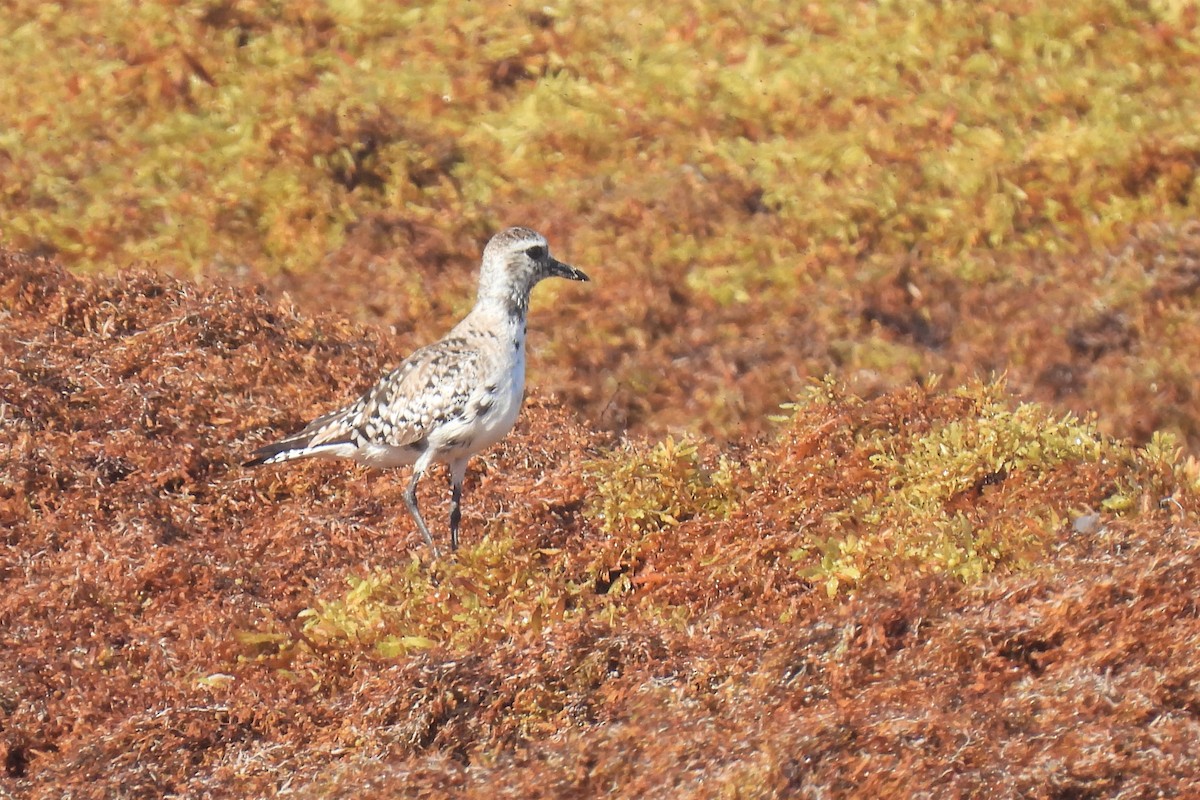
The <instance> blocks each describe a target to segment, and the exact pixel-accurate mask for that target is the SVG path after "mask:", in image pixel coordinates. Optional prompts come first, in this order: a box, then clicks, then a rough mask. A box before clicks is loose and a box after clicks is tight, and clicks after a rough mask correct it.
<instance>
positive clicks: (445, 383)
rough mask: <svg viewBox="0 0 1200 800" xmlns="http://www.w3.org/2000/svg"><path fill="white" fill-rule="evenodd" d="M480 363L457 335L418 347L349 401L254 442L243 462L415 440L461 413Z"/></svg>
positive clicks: (476, 380) (257, 461) (406, 442)
mask: <svg viewBox="0 0 1200 800" xmlns="http://www.w3.org/2000/svg"><path fill="white" fill-rule="evenodd" d="M480 366H481V364H480V355H479V352H478V351H477V350H475V349H474V348H471V347H467V346H466V343H465V342H463V341H462V340H459V339H452V340H443V341H441V342H437V343H435V344H431V345H427V346H426V347H422V348H421V349H420V350H417V351H416V352H414V353H413V354H412V355H411V356H409V357H408V358H407V359H406V360H405V361H404V363H403V364H401V365H400V366H398V367H396V369H394V370H392V371H391V372H389V373H388V374H387V375H384V376H383V377H382V378H380V379H379V381H378V382H377V383H376V384H375V385H374V386H373V387H371V389H370V390H368V391H367V393H366V394H364V395H363V396H362V397H360V398H359V399H358V400H356V401H355V402H354V403H351V404H350V405H348V406H346V407H344V408H340V409H337V410H336V411H331V412H330V413H328V414H324V415H322V416H320V417H317V418H316V419H314V420H313V421H312V422H310V423H309V424H308V425H306V426H305V427H304V428H303V430H300V431H298V432H296V433H294V434H292V435H291V436H288V437H286V438H285V439H282V440H280V441H278V442H275V443H273V444H269V445H266V446H265V447H261V448H259V449H258V450H256V451H254V454H253V457H252V458H251V460H250V461H248V462H246V463H247V465H255V464H269V463H276V462H279V461H289V460H291V459H294V458H305V457H307V456H314V455H321V454H322V453H326V454H329V453H330V451H337V450H344V449H345V448H347V447H350V448H354V449H357V448H359V447H362V446H363V445H366V444H382V445H388V446H391V447H404V446H405V445H412V444H416V443H418V442H420V441H421V440H422V439H424V438H425V436H426V435H427V434H428V433H429V431H430V430H432V429H433V428H434V427H436V426H437V425H440V424H442V423H443V422H445V421H446V420H448V419H452V418H453V417H455V416H458V415H461V414H462V412H463V409H464V408H465V407H466V405H467V401H468V400H469V398H470V396H471V391H472V389H474V388H475V386H476V385H477V383H478V376H479V372H480ZM334 454H336V455H344V453H341V452H337V453H334Z"/></svg>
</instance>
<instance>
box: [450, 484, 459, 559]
mask: <svg viewBox="0 0 1200 800" xmlns="http://www.w3.org/2000/svg"><path fill="white" fill-rule="evenodd" d="M460 522H462V484H461V483H456V484H454V493H453V496H452V497H451V500H450V549H451V550H457V549H458V523H460Z"/></svg>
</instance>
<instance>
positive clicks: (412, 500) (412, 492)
mask: <svg viewBox="0 0 1200 800" xmlns="http://www.w3.org/2000/svg"><path fill="white" fill-rule="evenodd" d="M419 480H421V471H420V470H417V469H414V470H413V475H412V480H410V481H409V482H408V491H406V492H405V493H404V504H405V505H406V506H408V513H410V514H412V518H413V519H414V520H416V523H417V530H419V531H421V535H422V536H424V537H425V544H427V545H429V549H430V550H432V551H433V557H434V558H437V557H438V556H439V555H440V554H439V553H438V549H437V545H435V544H434V543H433V537H432V536H430V535H429V528H427V527H425V520H423V519H421V512H420V510H419V509H418V508H417V481H419Z"/></svg>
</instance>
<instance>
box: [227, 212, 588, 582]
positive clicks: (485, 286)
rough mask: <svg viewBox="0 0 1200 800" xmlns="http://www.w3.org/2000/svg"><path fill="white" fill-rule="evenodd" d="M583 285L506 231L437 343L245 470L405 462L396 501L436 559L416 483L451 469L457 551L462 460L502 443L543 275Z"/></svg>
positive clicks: (521, 384) (528, 240) (533, 237)
mask: <svg viewBox="0 0 1200 800" xmlns="http://www.w3.org/2000/svg"><path fill="white" fill-rule="evenodd" d="M550 277H559V278H567V279H569V280H573V281H586V280H588V276H587V275H585V274H584V273H583V272H582V271H580V270H578V269H576V268H575V267H572V266H570V265H567V264H564V263H562V262H561V261H558V260H557V259H555V258H554V257H553V256H551V255H550V248H549V246H548V245H547V244H546V239H545V237H543V236H542V235H541V234H539V233H537V232H535V231H532V230H529V229H528V228H509V229H507V230H504V231H501V232H500V233H498V234H496V235H495V236H493V237H492V239H491V241H489V242H488V244H487V247H485V248H484V250H483V263H482V265H481V266H480V269H479V294H478V299H477V300H476V301H475V307H474V308H472V309H471V312H470V313H469V314H467V316H466V317H464V318H463V320H462V321H461V322H459V323H458V324H457V325H455V326H454V328H453V329H452V330H451V331H450V332H449V333H448V334H446V336H445V337H443V338H442V339H441V340H440V341H438V342H435V343H433V344H430V345H426V346H425V347H422V348H421V349H419V350H417V351H416V352H414V353H413V354H412V355H411V356H409V357H408V358H407V359H405V361H404V362H403V363H402V364H401V365H400V366H398V367H396V368H395V369H394V370H392V371H391V372H389V373H388V374H386V375H384V376H383V377H382V378H380V379H379V381H378V382H376V384H375V385H374V386H373V387H371V389H370V390H368V391H367V393H366V394H364V395H363V396H362V397H360V398H359V399H358V400H357V401H355V402H353V403H351V404H350V405H347V406H345V407H343V408H339V409H338V410H336V411H331V412H330V413H328V414H325V415H323V416H320V417H317V418H316V419H314V420H313V421H312V422H310V423H309V424H308V425H307V426H306V427H305V428H304V429H302V430H300V431H298V432H297V433H294V434H292V435H291V436H288V437H287V438H285V439H282V440H280V441H278V442H275V443H273V444H269V445H266V446H265V447H260V448H259V449H257V450H255V451H254V452H253V453H252V457H251V458H250V460H249V461H246V462H245V466H257V465H259V464H278V463H281V462H284V461H292V460H295V459H298V458H313V457H316V458H348V459H352V460H354V461H357V462H358V463H360V464H366V465H368V466H372V467H398V466H407V465H411V466H412V468H413V470H412V478H411V479H410V480H409V482H408V489H407V491H406V492H405V493H404V503H405V505H407V506H408V511H409V513H410V514H412V518H413V520H414V521H415V522H416V524H417V529H418V530H420V532H421V535H422V536H423V537H425V543H426V544H428V545H429V548H430V550H432V551H433V555H434V557H435V558H436V557H437V556H438V549H437V545H435V544H434V543H433V537H432V536H431V535H430V534H429V528H428V526H426V525H425V520H424V519H423V518H422V517H421V511H420V509H418V508H417V483H418V482H419V481H420V480H421V476H422V475H424V474H425V471H426V470H427V469H428V468H429V466H430V465H431V464H433V463H435V462H437V463H442V464H446V465H448V466H449V469H450V483H451V486H452V489H453V492H452V498H451V504H450V548H451V549H452V550H456V549H458V529H459V523H460V522H461V520H462V506H461V504H462V487H463V478H464V477H465V476H466V474H467V462H468V461H469V460H470V458H471V456H473V455H475V454H476V453H478V452H479V451H481V450H483V449H484V448H486V447H489V446H491V445H493V444H495V443H496V442H498V441H500V440H501V439H503V438H504V437H505V436H506V435H507V434H508V432H509V431H510V430H512V427H513V424H514V423H515V422H516V421H517V414H518V413H519V412H520V410H521V401H522V399H523V397H524V393H525V330H526V324H525V317H526V314H527V312H528V310H529V294H530V292H531V291H533V287H534V286H535V285H537V283H538V282H539V281H541V280H542V279H543V278H550Z"/></svg>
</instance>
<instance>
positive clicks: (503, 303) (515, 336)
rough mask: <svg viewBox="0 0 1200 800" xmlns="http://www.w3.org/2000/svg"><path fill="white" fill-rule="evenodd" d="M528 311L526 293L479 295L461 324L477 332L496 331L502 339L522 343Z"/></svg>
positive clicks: (527, 294) (527, 296)
mask: <svg viewBox="0 0 1200 800" xmlns="http://www.w3.org/2000/svg"><path fill="white" fill-rule="evenodd" d="M528 311H529V292H528V291H526V292H512V293H494V294H480V295H479V299H478V300H476V301H475V307H474V308H473V309H471V313H470V314H468V315H467V318H466V319H464V320H463V321H462V324H463V325H470V326H471V327H473V328H475V329H477V330H488V331H496V332H497V333H499V334H500V335H501V336H503V337H504V338H508V339H512V340H513V341H515V342H521V343H523V342H524V341H525V316H526V314H527V313H528Z"/></svg>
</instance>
